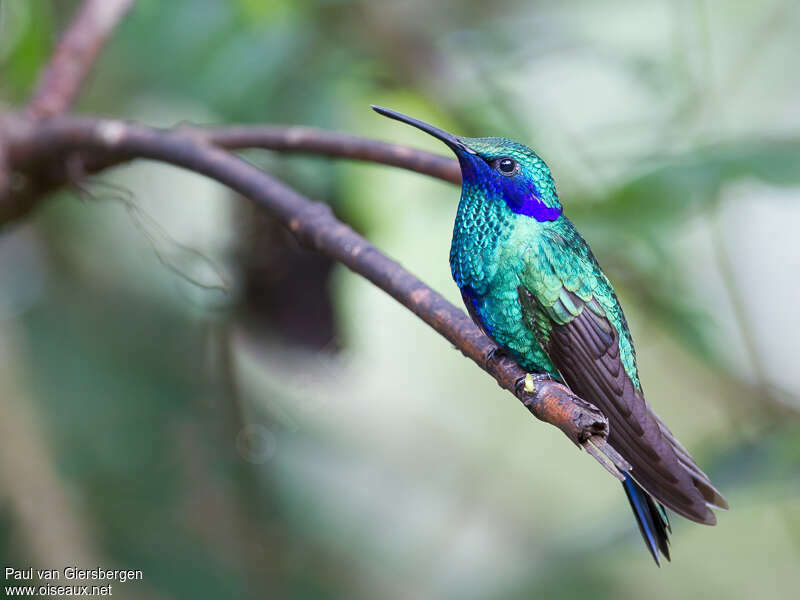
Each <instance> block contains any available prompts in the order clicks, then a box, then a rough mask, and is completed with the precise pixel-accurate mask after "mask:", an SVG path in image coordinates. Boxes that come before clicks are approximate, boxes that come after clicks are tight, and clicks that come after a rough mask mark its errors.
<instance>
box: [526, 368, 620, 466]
mask: <svg viewBox="0 0 800 600" xmlns="http://www.w3.org/2000/svg"><path fill="white" fill-rule="evenodd" d="M516 391H517V396H519V397H520V398H521V399H522V402H523V403H524V404H525V406H527V407H528V410H530V411H531V412H532V413H533V414H534V416H535V417H536V418H538V419H541V420H542V421H545V422H547V423H550V424H552V425H555V426H556V427H558V428H559V429H561V431H563V432H564V433H565V434H566V436H567V437H568V438H569V439H570V440H572V441H573V443H575V444H576V445H578V446H581V447H582V448H584V449H585V450H586V451H587V452H588V453H589V454H590V455H591V456H592V457H594V459H595V460H597V462H599V463H600V464H601V465H602V466H603V468H605V469H606V470H607V471H608V472H609V473H611V474H612V475H614V477H616V478H617V479H620V480H623V479H624V478H625V477H624V475H623V474H622V472H624V471H630V469H631V466H630V465H629V464H628V462H627V461H626V460H625V459H624V458H622V456H620V454H619V453H618V452H617V451H616V450H614V448H612V447H611V445H610V444H609V443H608V439H607V438H608V431H609V426H608V419H607V418H606V416H605V415H604V414H603V413H602V412H600V411H599V410H598V409H597V407H595V406H594V405H593V404H589V403H588V402H586V401H585V400H582V399H581V398H579V397H578V396H576V395H575V394H573V393H572V391H571V390H570V389H569V388H568V387H567V386H565V385H564V384H562V383H559V382H558V381H555V380H553V379H552V378H551V377H550V376H549V375H542V374H533V373H528V374H527V375H525V376H524V377H520V379H519V380H518V381H517V383H516Z"/></svg>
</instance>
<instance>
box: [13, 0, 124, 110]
mask: <svg viewBox="0 0 800 600" xmlns="http://www.w3.org/2000/svg"><path fill="white" fill-rule="evenodd" d="M135 1H136V0H85V1H84V3H83V4H82V5H81V7H80V8H79V9H78V11H77V12H76V13H75V16H74V17H73V19H72V22H71V23H70V24H69V26H68V27H67V29H66V30H65V31H64V33H63V34H62V36H61V39H60V40H59V42H58V45H57V46H56V49H55V52H54V53H53V56H52V58H51V59H50V62H49V64H48V65H47V67H45V69H44V70H43V71H42V74H41V76H40V78H39V82H38V84H37V86H36V91H35V92H34V93H33V97H32V98H31V101H30V103H29V104H28V108H27V115H28V116H29V117H31V118H34V119H42V118H45V117H50V116H53V115H57V114H61V113H64V112H66V111H67V110H69V108H70V106H72V103H73V102H74V100H75V98H76V97H77V95H78V92H79V91H80V89H81V86H82V84H83V82H84V80H85V79H86V76H87V75H88V74H89V71H90V70H91V68H92V66H93V65H94V63H95V61H96V60H97V57H98V55H99V54H100V50H101V49H102V48H103V45H104V44H105V42H106V40H107V39H108V36H109V35H110V34H111V32H112V31H113V30H114V28H115V27H116V25H117V23H119V21H120V20H121V19H122V18H123V17H124V16H125V14H126V13H127V12H128V11H129V10H130V9H131V7H132V6H133V4H134V2H135Z"/></svg>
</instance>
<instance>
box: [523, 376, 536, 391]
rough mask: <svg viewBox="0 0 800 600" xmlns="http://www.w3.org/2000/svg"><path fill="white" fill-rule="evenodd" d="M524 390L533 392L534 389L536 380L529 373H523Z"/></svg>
mask: <svg viewBox="0 0 800 600" xmlns="http://www.w3.org/2000/svg"><path fill="white" fill-rule="evenodd" d="M525 391H526V392H527V393H528V394H533V393H534V392H535V391H536V382H535V381H534V380H533V375H531V374H530V373H526V374H525Z"/></svg>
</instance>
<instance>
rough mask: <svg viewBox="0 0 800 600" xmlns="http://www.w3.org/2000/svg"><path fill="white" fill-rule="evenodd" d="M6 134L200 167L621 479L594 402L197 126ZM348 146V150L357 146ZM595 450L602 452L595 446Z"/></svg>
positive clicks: (9, 144) (29, 153)
mask: <svg viewBox="0 0 800 600" xmlns="http://www.w3.org/2000/svg"><path fill="white" fill-rule="evenodd" d="M11 131H12V133H13V135H10V136H9V137H8V139H7V140H6V149H7V153H8V156H10V157H14V164H15V166H16V168H18V169H21V170H26V169H31V168H33V167H34V166H35V165H37V164H53V162H54V161H58V162H60V163H62V164H64V163H68V162H69V160H70V156H71V155H77V154H80V153H86V152H89V153H97V154H98V155H101V156H102V155H106V156H108V157H110V158H111V159H112V160H130V159H132V158H146V159H152V160H157V161H162V162H166V163H169V164H172V165H175V166H178V167H183V168H186V169H189V170H191V171H195V172H197V173H201V174H204V175H206V176H208V177H210V178H212V179H215V180H216V181H218V182H220V183H222V184H224V185H226V186H228V187H230V188H231V189H233V190H235V191H237V192H239V193H240V194H242V195H244V196H247V197H249V198H250V199H251V200H253V201H254V202H255V203H257V204H258V205H260V206H262V207H263V208H265V209H266V210H268V211H269V212H270V213H271V214H273V215H274V216H275V217H276V218H277V219H278V220H279V221H280V222H281V223H282V224H283V225H285V226H286V227H287V228H288V229H289V231H291V232H292V234H293V235H294V236H295V237H296V238H297V239H298V241H299V242H300V243H301V244H303V245H305V246H307V247H309V248H311V249H313V250H316V251H319V252H323V253H325V254H327V255H329V256H331V257H332V258H334V259H336V260H338V261H340V262H341V263H342V264H344V265H345V266H347V267H348V268H350V269H351V270H352V271H354V272H356V273H358V274H360V275H362V276H363V277H365V278H366V279H368V280H369V281H371V282H372V283H374V284H375V285H376V286H378V287H380V288H381V289H382V290H384V291H385V292H387V293H388V294H389V295H391V296H392V297H393V298H395V299H396V300H397V301H398V302H400V303H401V304H403V305H404V306H405V307H406V308H408V309H409V310H411V311H412V312H413V313H414V314H416V315H417V316H419V317H420V318H421V319H422V320H423V321H424V322H425V323H427V324H428V325H430V326H431V327H432V328H433V329H435V330H436V331H437V332H439V333H440V334H441V335H443V336H444V337H445V338H446V339H447V340H449V341H450V342H451V343H452V344H453V345H454V346H456V347H457V348H458V349H459V350H460V351H461V352H462V353H463V354H464V355H465V356H467V357H468V358H470V359H472V360H473V361H474V362H475V363H476V364H477V365H478V366H479V367H481V368H482V369H483V370H485V371H486V372H488V373H489V374H490V375H492V377H494V378H495V380H496V381H497V383H498V384H499V385H500V386H501V387H503V388H504V389H506V390H509V391H510V392H512V393H513V394H514V395H515V396H517V398H519V400H520V401H522V403H523V404H524V405H525V406H526V407H527V408H528V409H529V410H530V411H531V412H532V413H533V414H534V415H535V416H536V417H537V418H539V419H542V420H544V421H546V422H548V423H551V424H553V425H555V426H556V427H558V428H559V429H561V430H562V431H563V432H564V433H565V434H566V435H567V437H569V438H570V440H572V441H573V442H574V443H576V444H579V445H582V446H583V447H584V448H586V449H587V450H588V451H589V452H590V453H591V454H592V455H593V456H595V458H597V459H598V460H599V461H600V462H601V463H602V464H603V465H604V466H605V467H606V468H607V469H608V470H609V471H610V472H612V473H613V474H615V475H617V476H619V472H618V470H617V468H616V467H619V468H620V469H622V470H625V469H626V467H627V465H626V463H625V462H624V460H623V459H622V458H621V457H619V455H618V454H617V453H616V452H614V451H613V449H611V447H610V446H608V444H607V443H606V442H605V440H606V437H607V435H608V420H607V419H606V417H605V416H604V415H603V414H602V413H601V412H600V411H599V410H597V408H595V407H594V406H592V405H590V404H588V403H586V402H584V401H583V400H581V399H580V398H577V397H576V396H574V395H573V394H572V393H571V392H570V391H569V389H568V388H567V387H565V386H563V385H561V384H559V383H557V382H554V381H536V382H533V381H532V380H531V379H530V378H528V379H527V380H526V373H525V371H523V370H522V369H521V368H520V367H519V366H518V365H517V364H516V363H515V362H514V361H513V360H511V359H509V358H505V357H498V356H496V354H495V351H496V350H497V346H496V345H495V344H494V343H493V342H492V341H491V340H489V338H487V337H486V336H485V335H484V334H483V333H482V332H481V331H480V330H479V329H478V328H477V327H476V326H475V325H474V324H473V323H472V321H471V320H470V319H469V318H468V317H467V316H466V315H465V314H464V312H463V311H462V310H460V309H458V308H456V307H455V306H453V305H452V304H450V303H449V302H448V301H447V300H446V299H445V298H444V297H443V296H441V295H440V294H438V293H437V292H436V291H434V290H433V289H431V288H429V287H428V286H426V285H425V284H424V283H423V282H422V281H420V280H419V279H417V278H416V277H415V276H414V275H412V274H411V273H409V272H408V271H406V270H405V269H403V267H402V266H401V265H400V264H398V263H397V262H395V261H394V260H392V259H390V258H389V257H387V256H385V255H384V254H382V253H381V252H380V251H379V250H378V249H377V248H375V247H374V246H373V245H372V244H370V243H369V242H368V241H367V240H366V239H364V238H363V237H361V236H360V235H358V234H357V233H356V232H355V231H353V230H352V229H351V228H350V227H348V226H347V225H345V224H344V223H342V222H340V221H339V220H337V219H336V217H335V216H334V215H333V213H332V211H331V209H330V208H329V207H328V206H327V205H325V204H321V203H318V202H313V201H311V200H309V199H307V198H305V197H304V196H302V195H301V194H299V193H298V192H296V191H295V190H293V189H292V188H290V187H288V186H286V185H285V184H283V183H282V182H280V181H278V180H277V179H275V178H273V177H271V176H270V175H267V174H266V173H263V172H262V171H260V170H258V169H257V168H255V167H253V166H252V165H250V164H249V163H247V162H245V161H243V160H242V159H240V158H238V157H236V156H235V155H233V154H231V153H229V152H227V151H225V150H223V149H221V148H218V147H216V146H214V145H212V144H211V143H209V141H208V138H204V136H202V135H199V136H198V135H196V131H191V132H188V133H187V132H183V133H181V132H174V131H166V130H157V129H152V128H148V127H144V126H141V125H136V124H132V123H126V122H122V121H115V120H102V119H91V118H79V117H56V118H52V119H49V120H47V121H44V122H41V123H37V124H34V123H29V122H25V123H18V126H17V127H15V128H12V130H11ZM291 137H292V136H289V138H291ZM242 139H243V138H242V137H241V132H237V135H235V136H234V135H231V136H229V137H228V138H227V141H228V144H229V145H231V144H233V143H234V141H235V140H242ZM295 139H298V138H297V136H295ZM249 141H250V142H252V141H253V140H252V139H251V140H249ZM287 143H288V142H287ZM378 145H379V146H380V145H381V144H380V143H378ZM386 146H388V145H386ZM342 147H343V148H344V147H345V146H342ZM348 147H349V148H351V149H353V148H356V147H357V144H356V145H351V146H348ZM384 149H385V148H384ZM328 150H330V148H329V149H328ZM362 150H363V149H362ZM353 152H355V150H353ZM403 160H405V159H403ZM597 448H599V449H600V451H601V452H602V455H601V454H599V453H597V451H596V449H597ZM603 455H605V456H603ZM605 457H608V458H609V459H610V460H606V458H605ZM615 465H616V466H615Z"/></svg>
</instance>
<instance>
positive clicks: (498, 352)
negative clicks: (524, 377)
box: [483, 346, 509, 369]
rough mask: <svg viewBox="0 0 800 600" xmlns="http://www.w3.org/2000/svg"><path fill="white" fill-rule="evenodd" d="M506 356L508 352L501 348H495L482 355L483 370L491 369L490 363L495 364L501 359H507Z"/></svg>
mask: <svg viewBox="0 0 800 600" xmlns="http://www.w3.org/2000/svg"><path fill="white" fill-rule="evenodd" d="M508 356H509V354H508V351H507V350H506V349H505V348H503V347H502V346H495V347H494V348H492V349H491V350H489V352H487V353H486V354H485V355H484V357H483V368H484V369H489V368H491V365H492V363H494V362H497V361H498V360H500V359H501V358H507V357H508Z"/></svg>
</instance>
